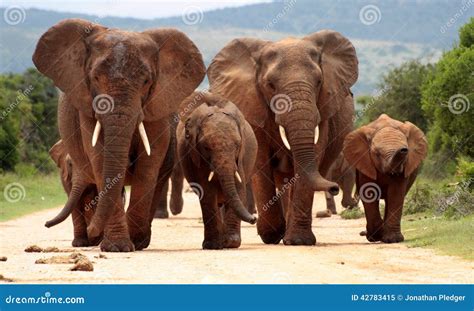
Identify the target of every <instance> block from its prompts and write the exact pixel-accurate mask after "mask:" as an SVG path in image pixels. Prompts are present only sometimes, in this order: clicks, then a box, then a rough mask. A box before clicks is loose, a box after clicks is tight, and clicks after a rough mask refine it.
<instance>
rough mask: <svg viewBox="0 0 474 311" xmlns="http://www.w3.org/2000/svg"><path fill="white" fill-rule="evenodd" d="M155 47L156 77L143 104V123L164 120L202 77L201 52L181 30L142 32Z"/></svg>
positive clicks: (204, 72)
mask: <svg viewBox="0 0 474 311" xmlns="http://www.w3.org/2000/svg"><path fill="white" fill-rule="evenodd" d="M143 34H146V35H148V36H150V37H151V38H152V40H153V41H155V42H156V43H157V44H158V49H159V56H158V57H157V58H156V59H155V64H156V70H157V73H158V76H157V78H156V82H155V84H154V85H153V86H152V89H151V91H150V95H149V97H148V101H147V102H146V103H145V105H144V108H145V110H146V111H145V121H153V120H157V119H160V118H163V117H167V116H168V115H170V114H171V113H173V112H176V111H177V110H178V109H179V105H180V104H181V102H182V101H183V100H184V99H185V98H186V97H187V96H189V95H190V94H191V93H192V92H193V91H194V89H196V88H197V87H198V86H199V84H200V83H201V81H202V80H203V79H204V76H205V74H206V68H205V66H204V62H203V60H202V56H201V53H200V52H199V50H198V48H197V47H196V45H194V43H193V42H192V41H191V40H190V39H189V38H188V37H187V36H186V35H185V34H184V33H182V32H181V31H179V30H176V29H172V28H162V29H153V30H148V31H145V32H143Z"/></svg>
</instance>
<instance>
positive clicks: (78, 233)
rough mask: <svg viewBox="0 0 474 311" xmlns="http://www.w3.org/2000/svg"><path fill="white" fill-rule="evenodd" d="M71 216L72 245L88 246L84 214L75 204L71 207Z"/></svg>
mask: <svg viewBox="0 0 474 311" xmlns="http://www.w3.org/2000/svg"><path fill="white" fill-rule="evenodd" d="M80 203H81V202H80ZM71 216H72V224H73V227H74V240H72V246H73V247H83V246H89V239H88V238H87V224H86V220H85V218H84V215H83V214H82V213H81V211H80V210H79V209H78V208H77V206H76V207H74V208H73V210H72V213H71Z"/></svg>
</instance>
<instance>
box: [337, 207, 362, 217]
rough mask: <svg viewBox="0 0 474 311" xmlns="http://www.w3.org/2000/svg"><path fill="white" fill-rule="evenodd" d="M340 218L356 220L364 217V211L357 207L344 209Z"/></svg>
mask: <svg viewBox="0 0 474 311" xmlns="http://www.w3.org/2000/svg"><path fill="white" fill-rule="evenodd" d="M340 216H341V218H342V219H358V218H362V217H364V211H363V210H362V209H360V208H359V207H354V208H351V209H344V210H343V211H342V212H341V214H340Z"/></svg>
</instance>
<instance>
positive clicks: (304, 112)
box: [281, 83, 339, 195]
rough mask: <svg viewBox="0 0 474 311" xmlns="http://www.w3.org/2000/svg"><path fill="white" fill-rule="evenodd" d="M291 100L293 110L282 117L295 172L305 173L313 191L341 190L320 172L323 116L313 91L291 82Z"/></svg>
mask: <svg viewBox="0 0 474 311" xmlns="http://www.w3.org/2000/svg"><path fill="white" fill-rule="evenodd" d="M285 94H287V95H288V96H289V98H290V99H291V103H290V106H291V109H289V111H288V112H287V113H286V114H285V115H284V116H282V117H281V121H282V122H281V123H283V124H284V127H285V130H286V133H287V134H286V135H288V137H287V138H288V142H289V144H290V147H291V151H292V153H293V159H294V166H295V173H298V174H300V175H302V176H305V177H306V178H307V180H308V181H309V184H310V185H311V187H312V189H313V190H314V191H327V192H329V193H331V194H332V195H337V194H338V193H339V186H338V185H337V183H334V182H331V181H329V180H326V179H325V178H324V177H323V176H321V174H320V173H319V170H318V167H317V161H316V152H315V148H314V144H315V130H316V127H317V126H318V123H319V122H320V119H321V118H320V115H319V111H318V108H317V106H316V103H315V100H314V91H313V90H312V88H311V87H309V86H307V85H305V84H300V83H296V84H294V83H293V84H292V86H291V87H290V88H288V89H287V90H286V92H285Z"/></svg>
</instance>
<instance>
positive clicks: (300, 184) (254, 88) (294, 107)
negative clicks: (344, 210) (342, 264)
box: [207, 30, 358, 245]
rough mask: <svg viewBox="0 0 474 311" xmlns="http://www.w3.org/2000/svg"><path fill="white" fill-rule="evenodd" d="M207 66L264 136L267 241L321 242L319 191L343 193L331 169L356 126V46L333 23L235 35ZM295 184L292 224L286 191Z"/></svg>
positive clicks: (259, 195) (259, 193)
mask: <svg viewBox="0 0 474 311" xmlns="http://www.w3.org/2000/svg"><path fill="white" fill-rule="evenodd" d="M207 73H208V76H209V81H210V85H211V91H212V92H215V93H217V94H221V95H223V96H225V97H227V98H228V99H229V100H231V101H232V102H234V103H235V104H236V105H237V106H238V107H239V109H240V110H241V111H242V112H243V113H244V115H245V117H246V118H247V120H248V121H249V122H250V123H251V125H252V127H253V129H254V132H255V135H256V137H257V140H258V144H259V149H258V156H257V163H256V170H257V173H256V174H255V175H254V176H253V186H254V189H253V190H254V194H255V197H256V203H257V209H258V213H259V219H258V223H257V229H258V233H259V235H260V236H261V238H262V240H263V241H264V242H265V243H279V241H280V240H281V239H282V238H283V242H284V243H285V244H287V245H314V244H315V243H316V238H315V236H314V234H313V232H312V231H311V221H312V217H311V209H312V202H313V194H314V191H328V192H330V193H332V194H337V193H338V191H339V187H338V185H337V184H336V183H334V182H330V181H328V180H326V179H325V178H324V177H323V176H324V175H325V173H326V171H327V170H328V169H329V167H330V166H331V163H332V162H333V161H334V159H335V158H336V157H337V155H338V154H339V152H340V151H341V149H342V144H343V140H344V136H345V135H346V134H347V133H348V132H349V131H350V129H351V127H350V126H351V125H352V116H353V110H354V104H353V102H352V97H351V93H350V87H351V86H352V85H353V84H354V83H355V82H356V80H357V77H358V60H357V56H356V51H355V49H354V47H353V45H352V44H351V42H350V41H349V40H348V39H347V38H345V37H344V36H342V35H341V34H339V33H337V32H334V31H330V30H323V31H319V32H316V33H313V34H311V35H309V36H307V37H304V38H301V39H297V38H287V39H284V40H281V41H278V42H271V41H264V40H259V39H253V38H241V39H235V40H233V41H231V42H230V43H229V44H227V46H225V47H224V48H223V49H222V50H221V51H220V52H219V53H218V54H217V55H216V57H215V58H214V60H213V61H212V63H211V65H210V66H209V68H208V71H207ZM317 127H319V139H318V140H317V143H316V146H315V142H316V141H315V138H316V137H318V135H316V128H317ZM276 188H278V189H279V192H278V195H277V193H276ZM290 190H291V197H290V200H289V201H290V203H289V204H290V208H289V209H288V212H287V215H286V216H287V220H286V226H285V217H284V215H283V211H282V208H281V202H280V200H279V199H278V198H281V197H285V191H290Z"/></svg>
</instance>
